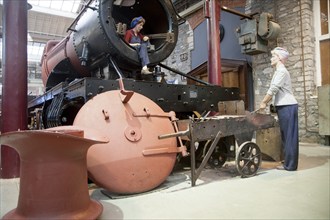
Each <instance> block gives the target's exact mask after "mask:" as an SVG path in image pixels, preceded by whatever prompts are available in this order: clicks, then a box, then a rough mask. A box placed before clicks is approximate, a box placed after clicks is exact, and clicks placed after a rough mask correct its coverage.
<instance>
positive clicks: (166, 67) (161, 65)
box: [158, 63, 210, 85]
mask: <svg viewBox="0 0 330 220" xmlns="http://www.w3.org/2000/svg"><path fill="white" fill-rule="evenodd" d="M158 66H160V67H163V68H165V69H167V70H169V71H172V72H174V73H176V74H178V75H180V76H184V77H186V78H188V79H191V80H194V81H196V82H199V83H201V84H203V85H210V83H208V82H204V81H203V80H200V79H197V78H195V77H193V76H190V75H188V74H185V73H183V72H181V71H179V70H176V69H173V68H171V67H169V66H166V65H165V64H162V63H159V64H158Z"/></svg>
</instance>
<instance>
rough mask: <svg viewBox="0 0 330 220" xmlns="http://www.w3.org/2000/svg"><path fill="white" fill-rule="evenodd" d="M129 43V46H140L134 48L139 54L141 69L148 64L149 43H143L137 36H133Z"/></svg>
mask: <svg viewBox="0 0 330 220" xmlns="http://www.w3.org/2000/svg"><path fill="white" fill-rule="evenodd" d="M130 43H131V44H134V43H139V44H140V46H134V47H135V49H136V51H137V52H138V54H139V58H140V60H141V64H142V67H144V66H146V65H148V64H149V63H150V61H149V56H148V45H149V44H150V42H149V41H143V40H141V39H140V37H139V36H135V35H133V36H132V38H131V42H130Z"/></svg>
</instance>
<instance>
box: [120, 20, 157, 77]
mask: <svg viewBox="0 0 330 220" xmlns="http://www.w3.org/2000/svg"><path fill="white" fill-rule="evenodd" d="M144 23H145V19H144V18H143V17H142V16H140V17H136V18H133V20H132V22H131V29H129V30H128V31H127V32H126V34H125V41H126V43H128V44H129V45H131V46H133V47H135V49H136V50H137V52H138V54H139V58H140V61H141V65H142V70H141V73H142V74H152V72H150V71H149V69H148V64H149V63H150V62H149V56H148V45H149V44H150V43H149V37H147V36H144V35H142V34H141V33H140V31H141V30H142V28H143V25H144Z"/></svg>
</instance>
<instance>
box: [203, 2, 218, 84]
mask: <svg viewBox="0 0 330 220" xmlns="http://www.w3.org/2000/svg"><path fill="white" fill-rule="evenodd" d="M204 9H205V17H206V19H207V32H208V35H207V37H208V39H207V41H208V63H207V68H208V80H209V83H211V84H215V85H222V76H221V55H220V28H219V24H220V1H219V0H206V1H205V6H204Z"/></svg>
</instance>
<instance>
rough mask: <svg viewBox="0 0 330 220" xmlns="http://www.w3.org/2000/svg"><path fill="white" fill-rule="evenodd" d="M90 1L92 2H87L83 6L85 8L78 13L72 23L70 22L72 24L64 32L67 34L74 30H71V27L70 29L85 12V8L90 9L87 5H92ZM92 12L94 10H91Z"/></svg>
mask: <svg viewBox="0 0 330 220" xmlns="http://www.w3.org/2000/svg"><path fill="white" fill-rule="evenodd" d="M92 1H93V0H89V2H88V3H87V4H86V5H85V7H84V8H83V9H82V10H81V11H80V12H79V14H78V16H77V17H76V18H75V19H74V21H73V22H72V24H71V25H70V26H69V27H68V29H67V30H66V32H68V31H75V30H73V29H71V27H72V26H73V25H74V24H75V23H77V21H78V20H79V19H80V17H81V15H82V14H83V13H84V12H85V10H86V9H87V8H91V7H89V5H90V4H91V3H92ZM93 10H94V9H93Z"/></svg>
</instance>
